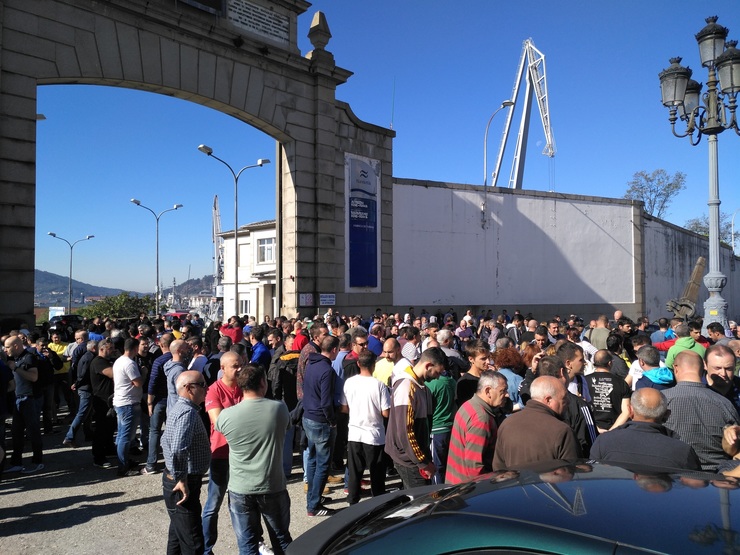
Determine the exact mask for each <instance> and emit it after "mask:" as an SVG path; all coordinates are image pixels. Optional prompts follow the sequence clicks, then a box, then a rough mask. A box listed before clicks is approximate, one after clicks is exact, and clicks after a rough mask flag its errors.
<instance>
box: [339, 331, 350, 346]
mask: <svg viewBox="0 0 740 555" xmlns="http://www.w3.org/2000/svg"><path fill="white" fill-rule="evenodd" d="M351 346H352V336H351V335H350V334H348V333H343V334H342V335H340V336H339V348H340V349H349V348H350V347H351Z"/></svg>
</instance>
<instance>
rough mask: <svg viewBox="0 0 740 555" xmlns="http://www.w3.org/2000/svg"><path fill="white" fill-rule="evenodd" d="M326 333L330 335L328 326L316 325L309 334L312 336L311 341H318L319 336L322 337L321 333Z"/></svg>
mask: <svg viewBox="0 0 740 555" xmlns="http://www.w3.org/2000/svg"><path fill="white" fill-rule="evenodd" d="M324 331H325V332H326V333H329V326H327V325H326V324H314V325H313V326H311V329H310V330H309V334H310V335H311V339H318V338H319V335H321V333H322V332H324ZM329 350H331V349H329Z"/></svg>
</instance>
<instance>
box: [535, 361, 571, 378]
mask: <svg viewBox="0 0 740 555" xmlns="http://www.w3.org/2000/svg"><path fill="white" fill-rule="evenodd" d="M564 372H565V363H564V362H563V360H562V359H561V358H560V357H559V356H546V357H542V358H541V359H540V361H539V362H538V363H537V374H538V375H540V376H552V377H553V378H558V379H560V378H561V377H562V376H563V373H564Z"/></svg>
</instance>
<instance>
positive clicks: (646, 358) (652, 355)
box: [635, 345, 676, 391]
mask: <svg viewBox="0 0 740 555" xmlns="http://www.w3.org/2000/svg"><path fill="white" fill-rule="evenodd" d="M637 364H639V365H640V369H641V370H642V377H641V378H640V379H639V380H637V383H636V384H635V391H637V390H638V389H643V388H646V387H649V388H652V389H657V390H662V389H668V388H669V387H673V386H674V385H676V379H675V377H674V376H673V372H672V371H671V369H670V368H666V367H665V366H661V365H660V351H658V349H656V348H655V347H653V346H652V345H644V346H642V347H640V349H639V350H638V351H637Z"/></svg>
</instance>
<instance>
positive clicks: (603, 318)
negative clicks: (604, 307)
mask: <svg viewBox="0 0 740 555" xmlns="http://www.w3.org/2000/svg"><path fill="white" fill-rule="evenodd" d="M596 321H597V322H601V323H602V324H604V325H608V324H609V317H608V316H607V315H606V314H600V315H599V317H598V318H596Z"/></svg>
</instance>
